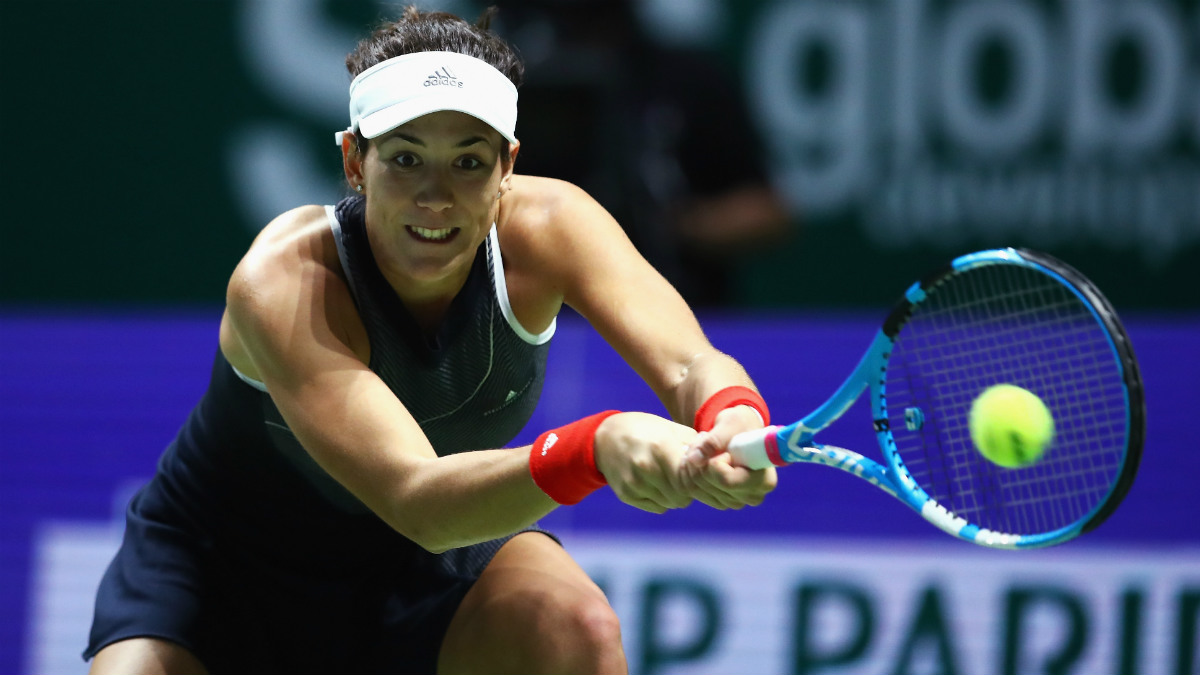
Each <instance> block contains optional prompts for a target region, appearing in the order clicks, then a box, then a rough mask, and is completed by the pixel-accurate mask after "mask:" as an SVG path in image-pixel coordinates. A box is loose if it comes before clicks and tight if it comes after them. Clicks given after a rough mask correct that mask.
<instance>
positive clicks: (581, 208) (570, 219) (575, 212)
mask: <svg viewBox="0 0 1200 675" xmlns="http://www.w3.org/2000/svg"><path fill="white" fill-rule="evenodd" d="M608 217H609V216H608V213H607V212H606V211H604V209H603V208H602V207H601V206H600V205H599V204H598V203H597V202H596V200H595V199H593V198H592V197H591V195H589V194H588V193H587V192H586V191H585V190H583V189H582V188H580V187H579V186H577V185H575V184H574V183H570V182H568V181H565V180H559V179H557V178H546V177H544V176H526V175H521V174H514V175H513V177H512V179H511V181H510V182H509V185H508V190H507V192H506V193H505V195H504V198H503V199H502V201H501V208H500V217H499V219H498V221H497V227H498V229H499V232H500V238H501V244H504V243H505V242H506V241H508V240H513V241H514V243H515V244H521V243H524V242H525V240H526V239H533V240H543V239H545V238H547V237H549V238H552V239H554V238H557V237H559V236H563V235H564V234H566V233H567V232H569V231H570V230H571V229H574V228H572V227H569V226H573V225H582V224H583V223H584V222H585V221H586V219H589V218H608Z"/></svg>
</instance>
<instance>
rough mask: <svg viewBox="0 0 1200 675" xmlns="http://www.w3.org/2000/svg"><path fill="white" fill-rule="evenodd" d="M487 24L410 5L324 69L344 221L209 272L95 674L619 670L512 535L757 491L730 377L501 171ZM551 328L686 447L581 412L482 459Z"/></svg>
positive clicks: (738, 377)
mask: <svg viewBox="0 0 1200 675" xmlns="http://www.w3.org/2000/svg"><path fill="white" fill-rule="evenodd" d="M489 20H490V14H485V15H484V18H483V19H481V20H480V22H479V23H478V24H477V25H472V24H470V23H468V22H465V21H463V20H461V19H459V18H457V17H454V16H452V15H449V14H444V13H425V12H421V11H418V10H416V9H415V8H411V7H410V8H409V9H407V10H406V11H405V12H404V15H403V17H402V18H401V19H400V20H399V21H396V22H394V23H390V24H387V25H385V26H383V27H381V28H380V29H378V30H377V31H376V32H375V33H373V34H372V35H370V36H369V37H367V38H366V39H364V40H363V41H362V42H361V43H360V44H359V46H358V47H357V49H356V50H355V51H354V52H353V53H351V54H350V56H349V57H348V58H347V66H348V69H349V71H350V73H351V75H352V76H353V82H352V84H351V86H350V116H351V120H350V121H351V125H350V128H349V129H348V130H347V131H346V132H343V133H341V134H339V135H338V138H339V140H340V143H341V150H342V157H343V162H344V168H345V176H346V180H347V181H348V183H349V186H350V190H351V196H350V197H347V198H346V199H344V200H343V201H342V202H340V203H339V204H337V205H336V206H304V207H300V208H297V209H295V210H293V211H289V212H287V213H284V214H283V215H281V216H279V217H278V218H276V219H275V220H274V221H273V222H271V223H270V224H269V225H268V226H267V227H266V228H265V229H264V230H263V231H262V233H261V234H260V235H259V236H258V238H257V239H256V240H255V242H254V243H253V245H252V246H251V247H250V249H249V251H248V252H247V253H246V255H245V257H244V258H243V259H242V261H241V262H240V264H238V266H237V268H236V269H235V270H234V272H233V275H232V277H231V279H230V282H229V286H228V293H227V307H226V310H225V313H224V316H223V319H222V321H221V326H220V336H219V342H220V348H219V350H218V351H217V354H216V359H215V363H214V366H213V371H212V380H211V383H210V386H209V388H208V390H207V392H206V393H205V395H204V397H203V398H202V400H201V401H200V402H199V404H198V405H197V407H196V408H195V409H194V410H193V412H192V414H191V415H190V417H189V419H188V420H187V422H186V423H185V424H184V426H183V427H182V429H181V430H180V432H179V434H178V436H177V437H176V439H175V440H174V441H173V442H172V443H171V444H170V446H169V447H168V448H167V450H166V451H165V453H164V454H163V456H162V458H161V460H160V462H159V466H158V470H157V472H156V474H155V476H154V478H153V479H152V481H151V482H150V483H149V484H148V485H147V486H145V487H144V488H143V489H142V490H141V491H140V492H139V493H138V494H137V496H136V497H135V498H134V499H133V500H132V502H131V504H130V506H129V509H128V513H127V527H126V533H125V539H124V542H123V544H122V547H121V549H120V551H119V552H118V553H117V555H116V557H115V559H114V560H113V562H112V564H111V565H110V566H109V568H108V570H107V573H106V574H105V577H104V579H103V582H102V584H101V586H100V589H99V592H98V597H97V602H96V614H95V619H94V622H93V627H92V632H91V639H90V644H89V646H88V648H87V650H86V652H85V658H93V661H92V666H91V671H92V672H93V673H122V674H126V675H128V674H130V673H168V672H170V673H181V672H191V673H199V672H214V673H215V672H239V673H251V672H295V673H299V672H362V673H367V672H391V673H396V672H406V673H407V672H412V673H416V672H427V673H432V672H440V673H484V672H486V673H493V674H495V673H526V674H528V673H549V672H554V673H567V672H569V673H580V674H582V673H606V674H612V673H620V672H625V670H626V664H625V657H624V654H623V651H622V648H621V636H620V631H619V626H618V622H617V619H616V617H615V615H614V613H613V611H612V609H611V608H610V607H609V605H608V603H607V601H606V599H605V597H604V595H603V593H602V592H601V591H600V589H599V588H598V587H597V586H596V585H595V584H593V583H592V581H591V580H590V579H589V578H588V577H587V575H586V574H585V573H584V572H583V570H582V569H580V568H579V567H578V566H577V565H576V564H575V563H574V562H573V561H572V560H571V558H570V557H569V555H568V554H567V553H566V552H565V551H564V549H563V548H562V547H561V546H560V545H559V543H558V542H557V541H556V540H555V539H554V538H552V536H550V535H549V534H548V533H545V532H544V531H542V530H539V529H538V528H537V525H536V523H537V521H538V519H539V518H541V517H543V516H545V515H546V514H547V513H549V512H550V511H551V510H553V509H555V508H556V507H557V506H559V505H560V504H574V503H577V502H579V501H580V500H582V499H584V498H585V497H586V496H587V495H588V494H589V493H591V492H592V491H594V490H596V489H599V488H601V487H603V486H604V485H605V484H607V485H608V486H609V487H610V488H611V489H612V490H613V491H614V492H615V493H616V495H618V496H619V498H620V499H622V500H623V501H625V502H627V503H628V504H630V505H631V506H634V507H637V508H640V509H644V510H647V511H652V512H655V513H661V512H664V511H666V510H667V509H674V508H681V507H684V506H686V505H688V504H689V503H691V502H692V501H694V500H699V501H701V502H704V503H706V504H709V505H710V506H713V507H716V508H738V507H741V506H744V505H747V504H749V505H755V504H758V503H760V502H761V501H762V499H763V498H764V496H765V495H766V494H767V493H768V492H769V491H770V490H771V489H772V488H773V487H774V485H775V481H776V475H775V473H774V470H773V469H766V470H761V471H750V470H747V469H744V468H739V467H733V466H732V465H731V464H730V462H729V461H728V456H727V455H724V454H722V451H723V449H724V446H725V444H727V442H728V441H729V439H730V438H732V437H733V435H734V434H735V433H737V432H740V431H745V430H748V429H753V428H759V427H761V426H762V425H763V424H764V423H765V422H767V419H766V418H767V417H768V414H767V410H766V405H765V404H764V403H763V401H762V399H761V397H759V395H758V394H757V393H756V392H755V390H754V388H753V383H752V382H751V380H750V378H749V377H748V376H747V374H746V372H745V371H744V370H743V369H742V368H741V367H740V366H739V365H738V364H737V363H736V362H735V361H734V360H733V359H732V358H730V357H729V356H727V355H725V354H722V353H720V352H718V351H717V350H716V349H714V348H713V347H712V345H711V344H709V342H708V341H707V339H706V338H705V336H704V334H703V332H702V331H701V328H700V326H699V325H698V323H697V321H696V319H695V318H694V316H693V314H692V312H691V311H690V310H689V309H688V307H687V306H686V305H685V303H684V302H683V301H682V300H681V298H680V296H679V295H678V294H677V293H676V292H675V291H674V289H672V287H671V286H670V285H669V284H668V283H666V282H665V281H664V280H663V278H662V277H661V276H660V275H659V274H657V273H656V272H655V270H654V269H653V268H652V267H651V266H650V265H649V264H648V263H646V262H645V260H644V259H642V258H641V257H640V256H639V255H638V254H637V253H636V252H635V249H634V248H633V247H632V246H631V245H630V243H629V241H628V239H627V238H626V237H625V235H624V234H623V232H622V230H621V228H620V227H619V226H618V224H617V223H616V222H614V221H613V219H612V218H611V217H610V216H609V215H608V214H607V213H606V212H605V211H604V210H603V209H602V208H601V207H600V206H598V205H597V203H596V202H595V201H594V200H593V199H591V198H590V197H589V196H588V195H587V194H585V193H583V192H582V191H581V190H579V189H577V188H576V187H574V186H572V185H570V184H567V183H564V182H560V181H555V180H552V179H549V178H539V177H533V176H523V175H519V174H515V173H514V172H513V167H514V163H515V160H516V158H517V153H518V149H519V147H520V146H519V143H518V141H517V138H516V135H515V128H516V108H517V85H518V84H519V83H520V79H521V73H522V65H521V63H520V62H519V60H518V59H517V57H516V56H515V55H514V53H513V52H512V51H511V50H510V49H509V48H508V47H507V46H506V45H505V44H504V43H503V42H502V41H501V40H499V39H498V38H497V37H495V36H494V35H493V34H492V33H491V32H489V31H488V29H487V25H488V22H489ZM697 142H706V143H719V140H718V139H697ZM564 304H567V305H569V306H571V307H572V308H574V309H575V310H576V311H578V312H579V313H580V314H581V315H582V316H584V317H585V318H586V319H587V320H588V321H589V322H590V323H591V324H592V325H593V326H594V327H595V329H596V330H597V331H598V332H599V333H600V334H601V335H602V336H603V337H604V338H605V339H606V340H607V341H608V342H609V343H610V344H611V345H612V346H613V348H614V349H616V351H617V352H619V353H620V354H621V355H622V356H623V357H624V359H625V360H626V361H627V362H628V363H629V364H630V365H631V366H632V368H633V369H634V370H635V371H636V372H637V373H639V374H640V375H641V376H642V377H643V378H644V379H645V381H646V382H647V383H648V385H649V386H650V387H651V388H652V389H653V390H654V391H655V392H656V393H657V394H658V395H659V397H660V398H661V400H662V401H663V403H664V404H665V406H666V408H667V409H668V411H669V412H670V415H671V416H672V417H673V418H674V419H675V420H680V421H682V422H685V423H686V424H681V423H676V422H673V421H671V420H667V419H664V418H661V417H658V416H655V415H651V414H646V413H639V412H615V411H599V410H598V411H596V414H594V415H591V416H589V417H586V418H584V419H582V420H579V421H577V422H573V423H571V424H567V425H565V426H563V427H561V428H558V429H552V430H546V431H545V432H544V433H542V434H541V435H540V436H539V437H538V438H537V440H536V441H535V443H534V444H533V445H532V446H525V447H517V448H506V447H505V445H506V444H507V443H509V442H511V441H512V439H513V438H514V437H515V435H516V434H517V433H518V432H519V431H520V430H521V428H522V427H523V425H525V423H526V422H527V421H528V420H529V418H530V415H531V413H532V411H533V409H534V407H535V404H536V402H537V398H538V396H539V393H540V390H541V388H542V381H543V376H544V373H545V362H546V353H547V349H548V348H549V344H550V340H551V337H552V336H553V334H554V329H555V317H556V315H557V314H558V312H559V310H560V308H561V307H562V306H563V305H564Z"/></svg>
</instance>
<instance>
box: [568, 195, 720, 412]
mask: <svg viewBox="0 0 1200 675" xmlns="http://www.w3.org/2000/svg"><path fill="white" fill-rule="evenodd" d="M562 209H563V213H562V218H563V220H561V221H560V224H559V225H558V226H556V228H555V229H556V231H557V233H556V235H555V238H556V239H559V241H558V242H557V244H556V246H555V248H556V249H557V250H558V252H559V253H558V255H556V260H557V265H556V272H557V273H558V274H559V275H561V278H562V287H563V297H564V302H566V304H568V305H570V306H571V307H572V308H574V309H575V310H576V311H578V312H579V313H580V314H581V315H583V316H584V317H585V318H586V319H587V320H588V321H589V323H591V324H592V326H593V327H594V328H595V329H596V331H597V332H598V333H600V335H601V336H603V337H604V339H605V340H606V341H607V342H608V343H609V344H611V345H612V346H613V348H614V349H616V350H617V351H618V353H620V354H621V356H622V358H624V359H625V361H626V362H627V363H629V364H630V366H631V367H633V369H634V370H635V371H636V372H637V373H638V374H639V375H640V376H641V377H642V378H643V379H644V380H646V382H647V383H648V384H649V385H650V387H651V388H652V389H654V391H655V393H656V394H658V396H659V398H660V399H661V400H662V401H663V403H664V405H666V406H667V409H668V410H669V412H670V413H671V415H672V416H673V417H675V418H676V419H677V420H680V419H681V418H686V417H687V415H689V414H690V413H691V411H689V410H685V408H687V407H689V404H688V402H687V401H686V400H684V398H686V397H683V396H681V395H680V394H679V392H678V391H677V389H678V387H679V386H680V385H681V384H682V383H683V382H684V381H685V379H686V377H687V374H688V370H689V368H691V366H692V365H693V364H694V363H695V362H696V361H697V360H699V359H701V358H703V357H705V356H708V355H714V354H716V350H715V349H714V348H713V346H712V345H711V344H710V343H709V341H708V339H707V338H706V337H705V335H704V332H703V330H702V329H701V327H700V324H699V322H698V321H697V320H696V317H695V315H694V314H693V312H692V310H691V308H690V307H688V305H687V303H686V302H685V301H684V300H683V298H682V297H681V296H680V295H679V293H678V292H677V291H676V290H675V288H674V287H673V286H671V284H670V283H669V282H667V280H666V279H665V278H663V276H662V275H661V274H660V273H659V272H658V271H657V270H656V269H654V267H653V266H651V265H650V263H648V262H647V261H646V259H645V258H644V257H642V255H641V254H640V253H639V252H638V251H637V249H636V248H634V246H633V244H632V243H631V242H630V240H629V238H628V237H627V236H626V235H625V232H624V231H623V230H622V229H621V227H620V225H619V224H618V223H617V222H616V221H615V220H614V219H613V218H612V217H611V216H610V215H609V214H608V213H607V212H606V211H605V210H604V209H603V208H602V207H600V205H599V204H596V203H595V201H594V200H592V199H591V198H590V197H588V196H586V194H584V193H583V192H582V191H579V192H578V193H577V194H574V195H572V196H571V198H570V199H569V200H566V201H565V204H564V206H563V207H562Z"/></svg>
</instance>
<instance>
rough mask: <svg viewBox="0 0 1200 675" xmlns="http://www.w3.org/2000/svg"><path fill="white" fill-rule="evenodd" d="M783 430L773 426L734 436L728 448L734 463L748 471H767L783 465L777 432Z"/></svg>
mask: <svg viewBox="0 0 1200 675" xmlns="http://www.w3.org/2000/svg"><path fill="white" fill-rule="evenodd" d="M781 428H782V427H778V426H775V425H771V426H769V427H763V428H762V429H755V430H753V431H743V432H742V433H740V434H738V435H737V436H734V437H733V440H731V441H729V446H728V447H727V448H726V450H728V451H729V455H730V456H731V457H733V463H734V464H735V465H737V466H744V467H746V468H747V469H765V468H767V467H768V466H776V465H779V464H783V463H784V462H783V460H781V459H779V442H778V441H777V440H776V432H778V431H779V430H780V429H781Z"/></svg>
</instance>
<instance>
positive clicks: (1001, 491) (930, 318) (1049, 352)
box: [729, 249, 1145, 549]
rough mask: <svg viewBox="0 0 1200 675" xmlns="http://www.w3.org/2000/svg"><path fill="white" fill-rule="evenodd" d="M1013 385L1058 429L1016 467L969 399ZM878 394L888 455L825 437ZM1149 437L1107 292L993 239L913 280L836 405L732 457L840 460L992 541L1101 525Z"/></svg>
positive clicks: (943, 523) (947, 522) (918, 507)
mask: <svg viewBox="0 0 1200 675" xmlns="http://www.w3.org/2000/svg"><path fill="white" fill-rule="evenodd" d="M1000 383H1009V384H1015V385H1017V386H1019V387H1023V388H1025V389H1028V390H1029V391H1031V392H1033V393H1034V394H1036V395H1038V396H1039V397H1040V398H1041V399H1042V400H1043V401H1044V402H1045V403H1046V405H1047V407H1049V409H1050V411H1051V413H1052V414H1053V416H1054V421H1055V436H1054V439H1053V441H1052V442H1051V444H1050V445H1049V446H1048V447H1047V448H1046V451H1045V454H1044V455H1043V457H1042V458H1041V460H1040V461H1039V462H1037V463H1035V464H1033V465H1031V466H1027V467H1023V468H1016V469H1009V468H1003V467H1000V466H997V465H995V464H992V463H991V462H989V461H988V460H987V459H985V458H984V457H983V456H982V455H981V454H980V453H979V452H978V451H977V450H976V449H975V447H974V445H973V444H972V442H971V436H970V433H969V430H968V427H967V420H968V414H969V411H970V407H971V403H972V401H973V400H974V399H975V397H976V396H978V395H979V394H980V393H981V392H982V391H983V390H984V389H986V388H987V387H989V386H991V385H994V384H1000ZM865 390H870V401H871V413H872V418H873V421H874V428H875V435H876V438H877V439H878V441H879V445H880V447H881V448H882V450H883V462H882V463H880V462H876V461H874V460H872V459H869V458H867V457H864V456H863V455H861V454H859V453H857V452H854V451H852V450H847V449H845V448H840V447H835V446H832V445H825V444H823V443H818V442H816V441H815V440H814V436H815V435H816V434H817V433H818V432H819V431H821V430H823V429H825V428H826V427H828V426H829V425H830V424H832V423H833V422H834V421H835V420H837V419H838V418H839V417H840V416H841V415H842V414H843V413H844V412H845V411H846V410H847V409H848V408H850V406H851V404H852V403H854V401H855V400H857V399H858V398H859V396H861V395H862V393H863V391H865ZM1144 437H1145V402H1144V399H1143V396H1142V382H1141V377H1140V375H1139V374H1138V366H1137V360H1136V359H1135V357H1134V354H1133V348H1132V346H1131V345H1130V342H1129V338H1128V336H1127V335H1126V334H1125V330H1124V328H1123V327H1122V326H1121V322H1120V320H1119V319H1118V318H1117V315H1116V313H1115V312H1114V311H1113V308H1112V306H1111V305H1110V304H1109V302H1108V300H1107V299H1105V297H1104V296H1103V295H1102V294H1101V293H1100V291H1099V290H1098V289H1097V288H1096V287H1095V286H1094V285H1093V284H1092V283H1091V282H1090V281H1088V280H1087V279H1086V278H1085V277H1084V276H1083V275H1082V274H1080V273H1079V272H1077V271H1076V270H1074V269H1072V268H1071V267H1069V266H1068V265H1066V264H1065V263H1063V262H1061V261H1059V260H1056V259H1054V258H1053V257H1051V256H1049V255H1046V254H1044V253H1038V252H1034V251H1027V250H1016V249H998V250H988V251H980V252H977V253H972V254H969V255H964V256H962V257H959V258H956V259H955V260H953V261H952V262H951V263H950V264H949V265H948V266H946V267H945V268H944V269H941V270H939V271H938V272H936V273H934V274H932V275H930V276H929V277H927V278H925V279H923V280H921V281H919V282H917V283H914V284H913V285H912V286H911V287H910V288H909V289H908V290H907V291H906V292H905V293H904V296H903V297H902V298H901V299H900V301H899V302H898V303H897V304H896V305H895V307H894V308H893V309H892V311H891V313H889V314H888V316H887V318H886V320H885V321H884V322H883V327H882V328H881V329H880V330H879V332H878V333H877V334H876V335H875V339H874V340H873V341H872V342H871V345H870V347H869V348H868V349H867V352H866V354H865V355H863V357H862V360H861V361H860V362H859V364H858V366H857V367H856V368H855V369H854V372H853V373H852V374H851V375H850V376H849V377H848V378H847V379H846V381H845V383H844V384H842V386H841V387H840V388H839V389H838V390H837V392H836V393H835V394H834V395H833V396H832V397H830V398H829V400H827V401H826V402H825V403H824V404H823V405H821V406H820V407H819V408H817V409H816V410H814V411H813V412H812V413H810V414H809V415H808V416H807V417H805V418H804V419H801V420H800V421H798V422H796V423H794V424H790V425H788V426H784V427H780V426H771V427H767V428H765V429H761V430H756V431H751V432H746V433H742V434H739V435H738V436H736V437H734V439H733V440H732V442H731V443H730V445H729V452H730V454H731V455H732V456H733V459H734V461H735V463H737V464H739V465H742V466H746V467H750V468H764V467H767V466H770V465H772V464H774V465H777V466H783V465H786V464H791V463H796V462H811V463H816V464H825V465H827V466H832V467H836V468H838V469H842V470H843V471H846V472H849V473H852V474H854V475H856V476H858V477H860V478H863V479H866V480H867V481H868V482H870V483H871V484H873V485H875V486H877V487H879V488H880V489H882V490H883V491H885V492H887V493H888V494H890V495H892V496H894V497H897V498H898V499H900V501H902V502H904V503H906V504H908V505H909V506H910V507H912V508H913V509H914V510H915V511H917V512H918V513H920V514H921V515H922V516H924V517H925V519H926V520H928V521H929V522H931V523H933V524H934V525H936V526H937V527H939V528H941V529H942V530H944V531H946V532H948V533H950V534H953V535H955V536H957V537H960V538H962V539H966V540H967V541H971V542H974V543H976V544H980V545H983V546H989V547H993V548H1007V549H1017V548H1032V547H1039V546H1050V545H1053V544H1059V543H1062V542H1064V541H1067V540H1070V539H1072V538H1074V537H1076V536H1078V535H1080V534H1082V533H1085V532H1088V531H1090V530H1093V529H1095V528H1096V527H1097V526H1098V525H1100V524H1101V523H1102V522H1104V520H1105V519H1106V518H1108V516H1110V515H1111V514H1112V513H1113V511H1114V510H1115V509H1116V508H1117V506H1118V505H1119V504H1120V502H1121V500H1122V499H1123V498H1124V497H1125V495H1126V493H1127V492H1128V491H1129V488H1130V486H1131V485H1132V484H1133V480H1134V476H1135V475H1136V474H1137V468H1138V462H1139V460H1140V459H1141V454H1142V444H1143V440H1144Z"/></svg>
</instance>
